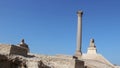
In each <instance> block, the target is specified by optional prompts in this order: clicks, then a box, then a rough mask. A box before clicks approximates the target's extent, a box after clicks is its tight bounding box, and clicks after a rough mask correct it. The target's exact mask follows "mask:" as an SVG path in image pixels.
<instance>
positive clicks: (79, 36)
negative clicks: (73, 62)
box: [75, 10, 83, 57]
mask: <svg viewBox="0 0 120 68" xmlns="http://www.w3.org/2000/svg"><path fill="white" fill-rule="evenodd" d="M82 14H83V12H82V11H80V10H79V11H77V16H78V23H77V43H76V45H77V48H76V53H75V56H77V57H78V56H81V55H82V51H81V46H82V45H81V44H82Z"/></svg>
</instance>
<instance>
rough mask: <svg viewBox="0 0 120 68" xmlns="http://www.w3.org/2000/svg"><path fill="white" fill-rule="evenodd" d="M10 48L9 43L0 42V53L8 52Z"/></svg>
mask: <svg viewBox="0 0 120 68" xmlns="http://www.w3.org/2000/svg"><path fill="white" fill-rule="evenodd" d="M10 49H11V45H5V44H0V53H1V54H9V53H10Z"/></svg>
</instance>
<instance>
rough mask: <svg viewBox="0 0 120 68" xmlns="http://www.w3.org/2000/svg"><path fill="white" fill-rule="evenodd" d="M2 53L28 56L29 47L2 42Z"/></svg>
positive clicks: (0, 50)
mask: <svg viewBox="0 0 120 68" xmlns="http://www.w3.org/2000/svg"><path fill="white" fill-rule="evenodd" d="M0 54H5V55H6V54H7V55H22V56H27V49H26V48H24V47H20V46H15V45H7V44H0Z"/></svg>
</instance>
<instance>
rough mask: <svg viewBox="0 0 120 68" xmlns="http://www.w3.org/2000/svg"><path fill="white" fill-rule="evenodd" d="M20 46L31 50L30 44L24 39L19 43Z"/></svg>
mask: <svg viewBox="0 0 120 68" xmlns="http://www.w3.org/2000/svg"><path fill="white" fill-rule="evenodd" d="M19 46H21V47H24V48H26V49H27V51H28V52H30V49H29V47H28V45H27V44H26V43H25V41H24V39H22V41H21V43H20V44H19Z"/></svg>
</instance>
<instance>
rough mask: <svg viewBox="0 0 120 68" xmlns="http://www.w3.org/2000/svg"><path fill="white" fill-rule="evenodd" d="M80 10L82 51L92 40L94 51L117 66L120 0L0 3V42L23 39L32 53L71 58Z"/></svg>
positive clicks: (11, 0) (8, 0) (12, 0)
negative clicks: (93, 40) (62, 55)
mask: <svg viewBox="0 0 120 68" xmlns="http://www.w3.org/2000/svg"><path fill="white" fill-rule="evenodd" d="M80 9H81V10H83V11H84V14H83V37H82V39H83V40H82V51H83V52H84V53H85V52H86V51H87V47H88V46H89V40H90V38H94V39H95V43H96V46H97V49H98V52H99V53H101V54H102V55H103V56H104V57H106V58H107V59H108V60H110V61H111V62H112V63H114V64H119V65H120V58H119V57H120V54H119V52H120V31H119V29H120V0H0V43H5V44H18V43H19V42H20V41H21V39H22V38H24V39H25V41H26V43H27V44H28V45H29V47H30V50H31V52H32V53H39V54H49V55H54V54H68V55H74V53H75V49H76V28H77V27H76V26H77V15H76V11H77V10H80Z"/></svg>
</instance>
